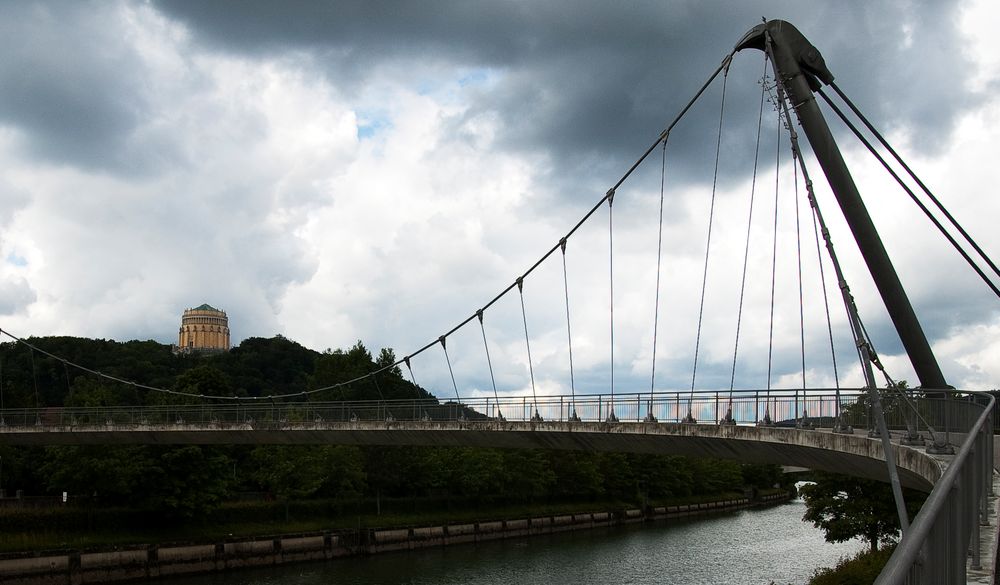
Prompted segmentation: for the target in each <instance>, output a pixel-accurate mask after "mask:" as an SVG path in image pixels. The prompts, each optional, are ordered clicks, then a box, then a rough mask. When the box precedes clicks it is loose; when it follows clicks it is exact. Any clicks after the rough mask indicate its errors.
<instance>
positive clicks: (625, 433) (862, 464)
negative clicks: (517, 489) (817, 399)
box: [0, 420, 946, 491]
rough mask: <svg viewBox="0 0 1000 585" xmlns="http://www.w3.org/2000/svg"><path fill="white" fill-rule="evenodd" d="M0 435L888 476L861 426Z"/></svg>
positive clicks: (277, 428)
mask: <svg viewBox="0 0 1000 585" xmlns="http://www.w3.org/2000/svg"><path fill="white" fill-rule="evenodd" d="M0 443H7V444H20V445H53V444H63V445H69V444H76V445H84V444H287V445H307V444H331V445H333V444H336V445H419V446H448V447H460V446H462V447H495V448H527V449H558V450H581V451H616V452H634V453H654V454H662V455H688V456H694V457H717V458H721V459H730V460H736V461H741V462H753V463H775V464H781V465H795V466H800V467H807V468H810V469H822V470H827V471H834V472H839V473H846V474H851V475H856V476H861V477H870V478H874V479H879V480H885V479H886V468H885V457H884V453H883V450H882V445H881V443H880V442H879V441H878V440H875V439H870V438H868V437H867V435H865V434H864V433H863V432H856V433H855V434H835V433H832V432H830V431H829V430H819V431H817V430H800V429H794V428H780V427H756V426H736V425H715V424H678V423H653V424H649V423H641V422H639V423H636V422H624V423H623V422H619V423H599V422H554V421H553V422H548V421H542V422H511V421H501V420H488V421H406V422H402V421H393V422H384V421H354V422H329V421H323V422H295V423H288V422H284V423H270V422H269V423H261V422H256V423H255V422H246V423H229V422H217V423H179V424H163V423H159V424H128V425H115V424H110V425H74V426H38V427H34V426H20V427H11V426H7V427H0ZM894 450H895V453H896V460H897V462H898V464H899V468H900V474H901V481H902V482H903V484H904V485H906V486H908V487H913V488H916V489H920V490H924V491H930V489H931V488H932V487H933V484H934V482H935V481H936V480H937V479H938V478H939V477H940V476H941V473H942V472H943V469H944V463H945V461H946V460H945V461H942V460H941V459H940V458H938V457H935V456H931V455H928V454H926V453H925V452H924V450H923V449H915V448H909V447H904V446H901V445H894Z"/></svg>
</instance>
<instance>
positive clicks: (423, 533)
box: [0, 492, 794, 585]
mask: <svg viewBox="0 0 1000 585" xmlns="http://www.w3.org/2000/svg"><path fill="white" fill-rule="evenodd" d="M792 497H794V494H793V493H791V492H781V493H776V494H769V495H766V496H762V497H760V498H758V499H756V500H751V499H749V498H729V499H723V500H718V501H712V502H703V503H697V504H679V505H673V506H658V507H650V508H647V509H645V510H644V509H640V508H632V509H620V510H605V511H597V512H589V513H578V514H562V515H543V516H529V517H524V518H513V519H503V520H491V521H480V522H472V523H452V524H440V525H426V526H414V527H406V528H400V527H388V528H359V529H347V530H331V531H322V532H313V533H300V534H289V535H281V536H262V537H255V538H241V539H226V540H224V541H221V542H213V543H176V544H164V545H133V546H122V547H116V548H102V549H85V550H61V551H41V552H35V553H6V554H2V555H0V584H3V585H85V584H89V583H106V582H117V581H126V580H136V579H150V578H157V577H166V576H177V575H189V574H196V573H210V572H217V571H225V570H229V569H237V568H244V567H261V566H269V565H281V564H287V563H296V562H303V561H317V560H325V559H333V558H338V557H346V556H353V555H372V554H379V553H384V552H390V551H401V550H417V549H421V548H428V547H441V546H450V545H454V544H462V543H474V542H482V541H489V540H497V539H506V538H522V537H526V536H534V535H543V534H553V533H557V532H564V531H572V530H592V529H595V528H602V527H611V526H617V525H624V524H633V523H642V522H658V521H669V520H674V519H679V518H686V517H691V516H699V515H709V514H717V513H720V512H726V511H731V510H738V509H742V508H748V507H753V506H760V505H768V504H775V503H780V502H783V501H787V500H789V499H791V498H792Z"/></svg>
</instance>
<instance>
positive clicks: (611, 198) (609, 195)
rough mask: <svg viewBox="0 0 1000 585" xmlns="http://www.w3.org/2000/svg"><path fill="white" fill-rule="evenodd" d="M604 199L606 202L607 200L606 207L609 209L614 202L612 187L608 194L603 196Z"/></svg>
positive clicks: (613, 189)
mask: <svg viewBox="0 0 1000 585" xmlns="http://www.w3.org/2000/svg"><path fill="white" fill-rule="evenodd" d="M605 198H607V200H608V207H611V204H612V203H613V202H614V200H615V188H614V187H612V188H610V189H608V193H607V195H605Z"/></svg>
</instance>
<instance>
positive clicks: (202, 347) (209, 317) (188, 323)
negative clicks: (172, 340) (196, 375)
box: [177, 304, 229, 353]
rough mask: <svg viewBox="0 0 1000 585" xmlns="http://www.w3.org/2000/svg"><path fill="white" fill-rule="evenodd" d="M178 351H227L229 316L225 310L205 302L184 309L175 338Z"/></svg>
mask: <svg viewBox="0 0 1000 585" xmlns="http://www.w3.org/2000/svg"><path fill="white" fill-rule="evenodd" d="M177 351H178V352H180V353H220V352H224V351H229V317H227V316H226V312H225V311H220V310H219V309H216V308H215V307H213V306H211V305H208V304H205V305H201V306H198V307H195V308H193V309H187V310H185V311H184V315H183V316H181V329H180V332H179V335H178V339H177Z"/></svg>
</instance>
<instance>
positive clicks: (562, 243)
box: [559, 236, 566, 256]
mask: <svg viewBox="0 0 1000 585" xmlns="http://www.w3.org/2000/svg"><path fill="white" fill-rule="evenodd" d="M559 249H560V250H562V253H563V256H565V255H566V236H563V237H561V238H559Z"/></svg>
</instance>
